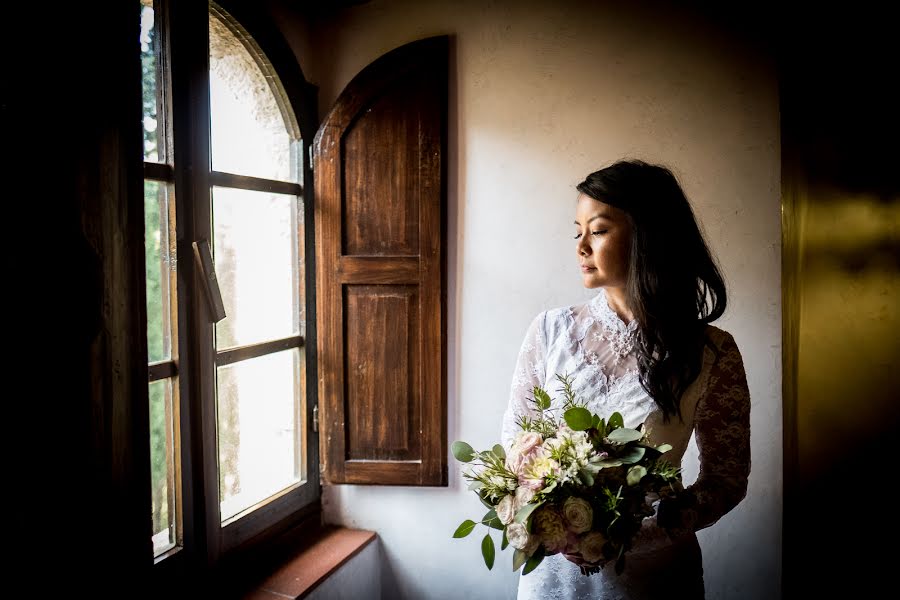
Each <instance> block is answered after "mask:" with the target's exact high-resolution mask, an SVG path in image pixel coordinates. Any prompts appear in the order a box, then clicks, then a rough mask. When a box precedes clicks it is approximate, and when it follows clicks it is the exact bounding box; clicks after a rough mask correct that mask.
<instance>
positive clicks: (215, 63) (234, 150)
mask: <svg viewBox="0 0 900 600" xmlns="http://www.w3.org/2000/svg"><path fill="white" fill-rule="evenodd" d="M236 31H238V26H237V25H235V24H234V23H233V22H232V21H231V20H230V19H228V18H227V17H224V16H220V15H219V14H214V13H211V14H210V17H209V103H210V121H211V122H210V125H211V136H212V168H213V170H214V171H224V172H227V173H235V174H237V175H251V176H254V177H262V178H265V179H278V180H282V181H298V173H299V171H300V169H299V168H298V162H297V161H298V158H299V156H298V154H297V148H298V147H299V145H298V144H297V143H296V142H297V140H296V139H295V137H299V136H294V135H292V133H291V132H294V131H297V127H296V126H295V125H294V123H296V120H295V119H294V117H293V115H292V113H291V111H290V108H289V107H288V104H287V102H286V100H285V99H284V93H283V92H282V91H281V89H280V84H278V79H277V78H276V77H275V75H274V73H272V72H271V69H269V68H267V69H266V72H265V73H264V72H263V70H262V69H260V64H264V65H268V61H266V59H265V57H264V56H262V53H261V52H260V51H259V50H258V48H255V45H253V46H254V52H253V54H251V53H250V52H249V51H248V50H247V47H246V46H245V45H244V43H242V41H241V39H247V40H248V44H251V45H252V42H250V41H249V38H248V37H246V36H245V35H244V34H236ZM238 35H241V38H240V39H239V37H238Z"/></svg>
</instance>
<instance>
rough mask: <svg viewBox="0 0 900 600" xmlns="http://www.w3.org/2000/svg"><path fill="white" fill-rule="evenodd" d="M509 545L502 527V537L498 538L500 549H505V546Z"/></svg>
mask: <svg viewBox="0 0 900 600" xmlns="http://www.w3.org/2000/svg"><path fill="white" fill-rule="evenodd" d="M507 546H509V538H508V537H506V527H504V528H503V539H501V540H500V551H501V552H502V551H503V550H506V547H507Z"/></svg>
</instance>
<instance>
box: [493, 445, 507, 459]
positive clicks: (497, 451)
mask: <svg viewBox="0 0 900 600" xmlns="http://www.w3.org/2000/svg"><path fill="white" fill-rule="evenodd" d="M493 452H494V456H496V457H497V458H499V459H500V460H504V459H505V458H506V451H505V450H504V449H503V446H501V445H500V444H494V448H493Z"/></svg>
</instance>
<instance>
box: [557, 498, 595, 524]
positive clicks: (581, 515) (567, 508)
mask: <svg viewBox="0 0 900 600" xmlns="http://www.w3.org/2000/svg"><path fill="white" fill-rule="evenodd" d="M563 516H564V517H565V518H566V521H567V522H568V523H569V531H571V532H572V533H584V532H585V531H590V529H591V523H592V522H593V520H594V511H593V509H591V505H590V504H589V503H588V501H587V500H584V499H583V498H576V497H574V496H572V497H570V498H566V501H565V502H564V503H563Z"/></svg>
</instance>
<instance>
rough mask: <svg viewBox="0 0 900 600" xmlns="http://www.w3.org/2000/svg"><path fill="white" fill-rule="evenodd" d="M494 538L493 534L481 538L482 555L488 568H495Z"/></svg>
mask: <svg viewBox="0 0 900 600" xmlns="http://www.w3.org/2000/svg"><path fill="white" fill-rule="evenodd" d="M494 554H495V551H494V540H493V539H492V538H491V534H490V533H488V534H485V536H484V539H483V540H481V555H482V556H484V564H486V565H487V568H488V570H490V569H493V568H494Z"/></svg>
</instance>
